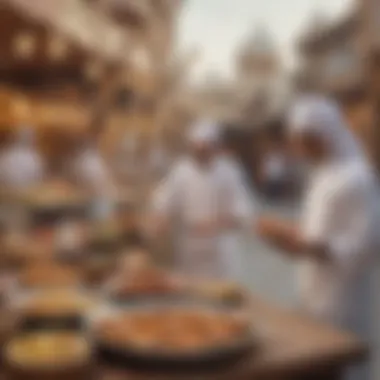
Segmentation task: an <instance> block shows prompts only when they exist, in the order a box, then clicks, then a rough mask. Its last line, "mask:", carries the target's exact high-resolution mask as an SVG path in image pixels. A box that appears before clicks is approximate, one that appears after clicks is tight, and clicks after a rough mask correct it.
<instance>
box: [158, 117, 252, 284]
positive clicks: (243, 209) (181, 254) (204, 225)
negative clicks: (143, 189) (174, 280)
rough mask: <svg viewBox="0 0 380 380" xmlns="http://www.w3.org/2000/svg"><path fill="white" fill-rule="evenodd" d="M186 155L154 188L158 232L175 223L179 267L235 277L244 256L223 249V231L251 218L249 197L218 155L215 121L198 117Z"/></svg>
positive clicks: (190, 272) (192, 273) (195, 272)
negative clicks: (199, 120) (199, 119)
mask: <svg viewBox="0 0 380 380" xmlns="http://www.w3.org/2000/svg"><path fill="white" fill-rule="evenodd" d="M188 141H189V154H188V155H186V156H185V157H183V158H182V159H181V160H180V161H179V162H178V163H177V164H176V165H175V166H174V167H173V168H172V170H171V171H170V173H169V175H168V176H167V178H165V180H164V181H163V182H162V184H161V185H160V186H159V187H158V189H157V190H156V192H155V194H154V197H153V206H154V211H155V215H156V218H157V220H156V233H157V234H159V233H160V232H161V231H162V230H163V229H165V227H169V226H170V227H176V228H177V231H176V237H178V240H177V247H176V250H175V251H176V257H175V261H176V264H177V269H178V270H179V271H180V272H181V273H183V274H185V275H189V276H192V277H194V276H195V277H211V278H222V279H230V280H232V279H233V280H236V279H238V278H240V275H241V273H236V272H235V270H234V268H236V267H237V266H238V265H236V263H240V262H241V260H242V257H241V255H240V253H239V251H231V250H230V249H229V248H230V246H228V249H227V252H226V248H227V247H225V245H224V242H225V236H226V234H227V233H229V232H230V231H235V229H242V228H244V227H245V226H246V225H248V224H250V223H251V222H252V214H253V207H252V204H251V200H250V199H249V197H248V196H247V194H246V193H245V192H244V191H243V189H242V188H241V186H240V184H239V183H236V179H234V178H233V177H232V176H231V173H230V171H228V170H226V169H225V167H224V166H223V165H221V162H220V160H219V156H218V145H217V144H218V126H217V125H216V124H215V123H212V122H208V121H201V122H198V123H196V124H195V125H194V126H193V127H192V128H191V130H190V133H189V136H188Z"/></svg>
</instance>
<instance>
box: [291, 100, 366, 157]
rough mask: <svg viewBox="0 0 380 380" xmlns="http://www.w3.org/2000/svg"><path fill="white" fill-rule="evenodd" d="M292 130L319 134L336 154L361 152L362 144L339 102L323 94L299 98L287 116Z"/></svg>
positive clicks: (293, 132)
mask: <svg viewBox="0 0 380 380" xmlns="http://www.w3.org/2000/svg"><path fill="white" fill-rule="evenodd" d="M288 125H289V133H290V134H299V133H312V134H314V135H317V136H320V137H321V138H322V139H323V140H324V141H325V142H326V143H327V144H328V145H329V146H330V148H331V149H332V151H333V153H334V155H335V156H341V157H347V156H353V155H359V154H361V152H360V147H359V144H358V142H357V141H356V139H355V137H354V136H353V134H352V133H351V131H350V129H349V127H348V126H347V124H346V122H345V120H344V116H343V114H342V112H341V110H340V108H339V106H338V104H337V103H336V102H335V101H333V100H331V99H329V98H327V97H323V96H318V95H309V96H304V97H302V98H301V99H299V100H298V101H297V102H296V103H295V105H294V106H293V107H292V109H291V111H290V114H289V117H288Z"/></svg>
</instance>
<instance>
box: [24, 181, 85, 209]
mask: <svg viewBox="0 0 380 380" xmlns="http://www.w3.org/2000/svg"><path fill="white" fill-rule="evenodd" d="M21 197H22V200H23V201H24V202H25V203H26V204H29V205H31V206H36V207H38V206H40V207H49V206H52V207H54V206H55V205H61V204H76V203H79V202H81V201H83V199H84V196H83V194H80V193H79V192H78V191H77V190H75V189H74V188H73V187H72V186H70V185H69V184H67V183H65V182H63V181H51V182H48V183H44V184H41V185H39V186H35V187H33V188H30V189H28V191H26V192H23V194H22V195H21Z"/></svg>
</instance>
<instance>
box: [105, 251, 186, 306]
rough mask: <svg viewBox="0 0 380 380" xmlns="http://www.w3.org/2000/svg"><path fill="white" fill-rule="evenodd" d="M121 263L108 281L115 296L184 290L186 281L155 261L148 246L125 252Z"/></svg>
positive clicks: (128, 297) (159, 294)
mask: <svg viewBox="0 0 380 380" xmlns="http://www.w3.org/2000/svg"><path fill="white" fill-rule="evenodd" d="M118 264H119V265H118V272H117V273H116V274H115V276H113V278H112V279H111V280H110V281H108V283H106V284H105V290H106V291H107V293H108V294H109V295H110V296H111V298H113V299H114V300H118V301H128V300H136V299H137V300H138V299H142V298H144V299H147V298H156V297H162V296H164V297H166V296H179V295H181V294H182V293H183V291H184V288H185V287H184V281H182V279H181V278H180V277H178V276H175V275H174V274H172V273H171V272H169V271H167V270H164V269H162V268H160V267H159V266H157V265H156V264H154V263H153V262H152V260H151V258H150V257H149V255H148V254H147V253H146V252H145V251H144V250H140V249H139V250H134V251H132V252H129V253H126V254H124V255H122V256H121V258H120V261H119V263H118Z"/></svg>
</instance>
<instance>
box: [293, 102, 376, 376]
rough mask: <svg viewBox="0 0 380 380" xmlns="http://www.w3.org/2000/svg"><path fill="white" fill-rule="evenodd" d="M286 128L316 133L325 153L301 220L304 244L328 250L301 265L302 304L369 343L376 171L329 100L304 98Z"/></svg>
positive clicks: (356, 372)
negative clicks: (323, 258) (322, 258)
mask: <svg viewBox="0 0 380 380" xmlns="http://www.w3.org/2000/svg"><path fill="white" fill-rule="evenodd" d="M291 125H292V127H293V130H291V133H312V134H314V135H317V136H319V137H320V138H321V139H322V140H324V142H325V144H326V147H327V148H328V149H329V153H330V155H329V157H328V158H326V161H325V162H323V163H320V164H319V165H318V166H316V167H314V168H313V170H312V172H311V176H310V179H311V181H310V183H309V188H308V192H307V197H306V199H305V204H304V212H303V218H302V220H301V226H302V233H303V238H304V240H305V241H306V242H308V243H311V244H313V243H317V244H322V245H326V246H327V252H328V254H329V260H326V261H323V262H322V261H318V260H316V259H312V258H309V259H306V260H303V263H302V265H301V269H300V292H301V300H302V303H303V306H304V308H305V309H306V310H307V311H309V312H310V313H311V314H312V315H313V316H315V317H317V318H320V319H322V320H324V321H327V322H329V323H332V324H334V325H336V326H339V327H342V328H344V329H348V330H350V331H351V332H353V333H356V334H358V335H359V336H360V337H361V338H363V339H365V340H367V341H368V342H369V343H371V340H372V336H373V334H372V331H371V330H372V327H371V318H370V316H371V309H372V303H373V300H371V280H372V277H373V270H374V268H375V266H374V264H375V256H376V251H377V250H378V248H379V233H378V231H377V230H378V226H379V221H380V219H379V209H378V199H379V193H378V188H377V180H376V177H375V174H374V172H373V170H372V168H371V166H370V165H369V163H368V162H367V161H366V158H365V155H364V154H363V152H362V149H361V147H360V145H359V143H358V142H357V141H356V140H355V138H354V136H353V135H352V134H351V132H350V131H349V127H348V126H347V125H346V124H345V122H344V119H343V116H342V115H341V113H340V111H339V108H338V107H337V106H336V105H335V104H334V103H333V102H331V101H329V100H327V99H324V98H320V97H306V98H304V99H303V100H301V101H300V102H299V103H298V104H297V107H296V108H295V109H294V111H293V114H292V118H291ZM368 370H369V368H368V367H366V366H360V367H357V368H354V369H353V370H352V371H349V373H348V374H347V379H355V380H356V379H357V380H367V379H369V378H370V377H369V373H368Z"/></svg>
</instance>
